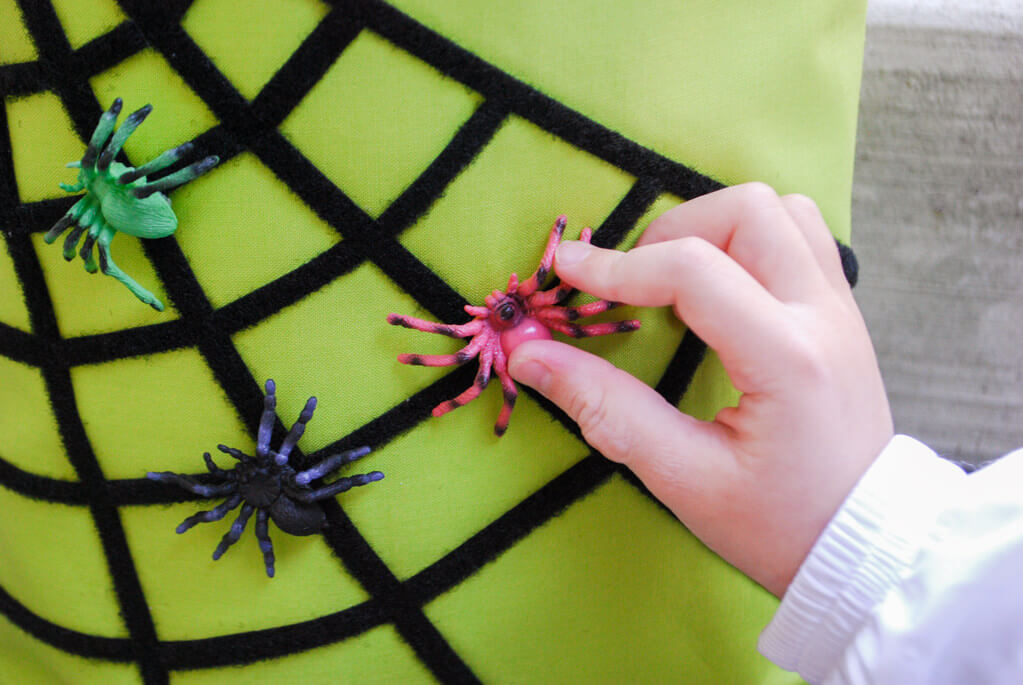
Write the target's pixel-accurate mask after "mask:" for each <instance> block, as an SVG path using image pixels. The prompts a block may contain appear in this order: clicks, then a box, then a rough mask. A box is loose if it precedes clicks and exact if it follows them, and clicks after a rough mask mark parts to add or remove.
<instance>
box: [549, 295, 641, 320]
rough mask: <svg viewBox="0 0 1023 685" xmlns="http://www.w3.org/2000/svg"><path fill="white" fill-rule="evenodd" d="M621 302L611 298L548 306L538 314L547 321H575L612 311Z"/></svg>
mask: <svg viewBox="0 0 1023 685" xmlns="http://www.w3.org/2000/svg"><path fill="white" fill-rule="evenodd" d="M620 304H621V303H620V302H611V301H610V300H597V301H595V302H587V303H586V304H582V305H579V306H578V307H548V308H544V310H543V311H542V312H538V313H537V315H538V317H539V318H541V319H544V320H547V321H575V320H576V319H583V318H585V317H587V316H595V315H596V314H601V313H603V312H606V311H610V310H612V309H614V308H615V307H617V306H619V305H620Z"/></svg>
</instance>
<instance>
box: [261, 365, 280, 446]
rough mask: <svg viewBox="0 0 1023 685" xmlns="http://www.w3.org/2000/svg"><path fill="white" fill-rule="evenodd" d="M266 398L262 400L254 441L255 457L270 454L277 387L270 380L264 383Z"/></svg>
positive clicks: (275, 413)
mask: <svg viewBox="0 0 1023 685" xmlns="http://www.w3.org/2000/svg"><path fill="white" fill-rule="evenodd" d="M264 387H265V388H266V396H265V397H264V398H263V415H262V416H261V417H260V419H259V434H258V436H257V439H256V456H259V457H265V456H266V455H267V454H269V453H270V436H271V435H272V434H273V431H274V420H276V418H277V395H276V392H277V386H276V385H275V384H274V382H273V379H272V378H268V379H267V381H266V385H265V386H264Z"/></svg>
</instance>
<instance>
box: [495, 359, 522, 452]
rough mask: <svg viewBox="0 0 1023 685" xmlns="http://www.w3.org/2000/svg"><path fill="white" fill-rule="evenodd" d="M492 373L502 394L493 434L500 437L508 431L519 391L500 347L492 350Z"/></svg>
mask: <svg viewBox="0 0 1023 685" xmlns="http://www.w3.org/2000/svg"><path fill="white" fill-rule="evenodd" d="M494 372H495V373H496V374H497V377H498V378H499V379H500V381H501V389H502V391H503V392H504V404H503V405H501V413H500V414H498V415H497V423H495V424H494V433H496V434H497V436H498V437H500V436H502V435H504V432H505V431H506V430H508V420H509V419H510V418H511V413H512V409H514V408H515V400H516V399H517V398H518V396H519V389H518V387H516V385H515V381H514V379H512V377H511V375H510V374H509V373H508V359H507V358H506V357H505V356H504V350H503V349H501V346H500V345H498V346H497V348H496V349H495V350H494Z"/></svg>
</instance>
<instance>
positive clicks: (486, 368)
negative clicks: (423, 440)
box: [431, 335, 501, 416]
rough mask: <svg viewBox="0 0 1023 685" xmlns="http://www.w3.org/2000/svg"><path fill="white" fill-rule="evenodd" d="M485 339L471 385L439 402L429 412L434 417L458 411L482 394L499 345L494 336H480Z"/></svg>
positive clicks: (488, 379)
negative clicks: (457, 394) (477, 369)
mask: <svg viewBox="0 0 1023 685" xmlns="http://www.w3.org/2000/svg"><path fill="white" fill-rule="evenodd" d="M480 337H481V338H482V337H485V338H486V342H485V343H484V346H483V349H482V350H481V351H480V368H479V371H478V372H476V379H475V380H474V381H473V382H472V385H470V386H469V387H468V389H467V390H466V391H465V392H463V393H462V394H460V395H459V396H458V397H455V398H453V399H450V400H445V401H444V402H441V403H440V404H438V405H437V406H436V407H434V408H433V411H432V412H431V413H432V414H433V415H434V416H443V415H444V414H447V413H448V412H449V411H451V410H452V409H458V408H459V407H461V406H462V405H464V404H468V403H469V402H472V401H473V400H474V399H476V398H477V397H479V394H480V393H481V392H483V389H484V388H486V387H487V383H489V382H490V367H491V366H492V365H493V363H494V348H495V347H499V346H500V345H501V342H500V340H498V338H497V336H496V335H487V336H480Z"/></svg>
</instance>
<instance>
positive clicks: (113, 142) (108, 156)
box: [96, 105, 153, 171]
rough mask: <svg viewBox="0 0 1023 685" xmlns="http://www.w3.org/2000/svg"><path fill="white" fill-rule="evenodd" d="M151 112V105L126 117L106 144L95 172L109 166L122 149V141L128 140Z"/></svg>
mask: <svg viewBox="0 0 1023 685" xmlns="http://www.w3.org/2000/svg"><path fill="white" fill-rule="evenodd" d="M152 111H153V106H152V105H146V106H145V107H143V108H142V109H139V110H136V111H134V112H132V113H131V114H129V115H128V118H127V119H125V120H124V122H123V123H122V124H121V127H120V128H119V129H117V132H116V133H114V135H113V137H112V138H111V139H110V142H109V143H107V146H106V148H104V150H103V152H102V153H101V154H100V156H99V161H98V162H96V170H97V171H106V170H107V168H108V167H109V166H110V162H112V161H114V157H116V156H117V153H118V152H120V151H121V148H122V147H124V141H126V140H128V136H130V135H131V134H132V133H134V132H135V129H137V128H138V127H139V124H141V123H142V122H143V121H145V119H146V117H148V116H149V113H150V112H152Z"/></svg>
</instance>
